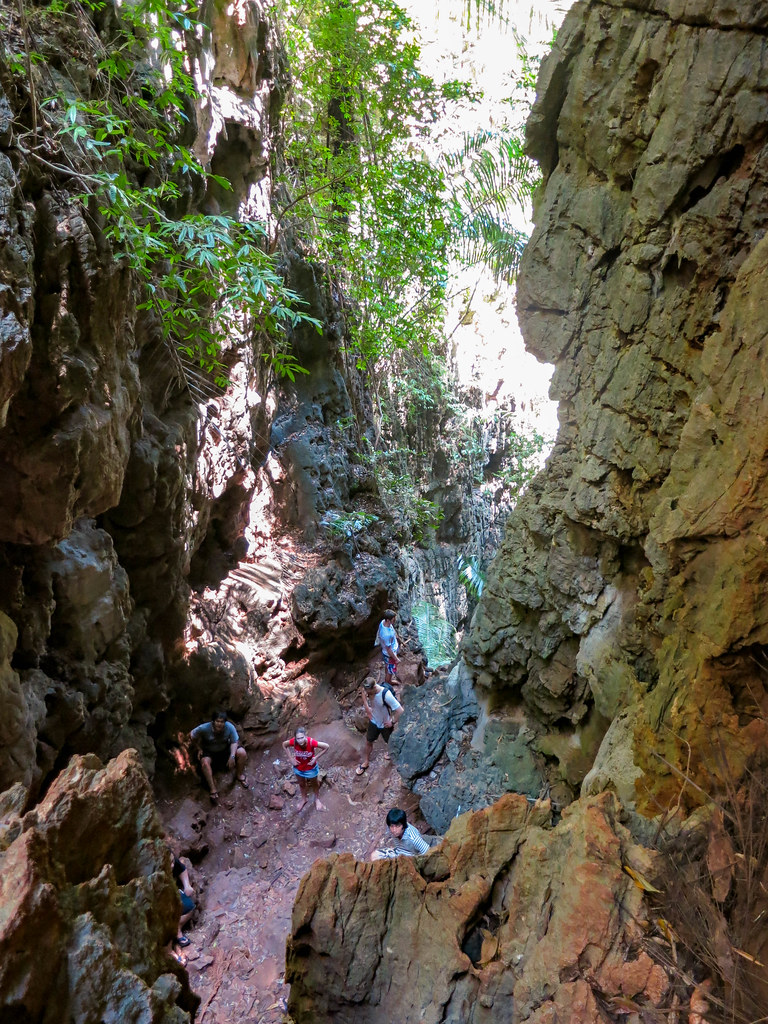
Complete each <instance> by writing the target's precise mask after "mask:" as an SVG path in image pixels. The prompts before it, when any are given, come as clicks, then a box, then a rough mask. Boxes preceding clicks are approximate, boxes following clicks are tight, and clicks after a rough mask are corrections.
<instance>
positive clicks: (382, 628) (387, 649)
mask: <svg viewBox="0 0 768 1024" xmlns="http://www.w3.org/2000/svg"><path fill="white" fill-rule="evenodd" d="M395 614H396V613H395V612H394V611H393V610H392V609H391V608H387V610H386V611H385V612H384V618H383V619H382V620H381V622H380V623H379V628H378V630H377V632H376V645H377V646H378V647H380V648H381V657H382V658H383V660H384V682H385V683H391V682H392V679H393V677H394V676H395V675H396V673H397V665H398V661H397V650H398V647H399V646H400V644H399V643H398V639H397V633H396V632H395Z"/></svg>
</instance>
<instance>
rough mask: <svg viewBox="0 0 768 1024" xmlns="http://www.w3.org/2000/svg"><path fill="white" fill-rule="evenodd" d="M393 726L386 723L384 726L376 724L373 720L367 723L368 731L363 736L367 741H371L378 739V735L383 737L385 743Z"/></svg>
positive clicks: (387, 741)
mask: <svg viewBox="0 0 768 1024" xmlns="http://www.w3.org/2000/svg"><path fill="white" fill-rule="evenodd" d="M392 729H393V726H391V725H388V726H386V727H385V728H383V729H382V728H381V726H378V725H376V723H375V722H369V723H368V732H367V733H366V734H365V738H366V739H367V740H368V742H369V743H373V742H374V740H376V739H378V737H379V736H382V737H383V738H384V742H385V743H389V737H390V736H391V735H392Z"/></svg>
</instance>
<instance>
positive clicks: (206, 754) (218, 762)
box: [189, 711, 248, 804]
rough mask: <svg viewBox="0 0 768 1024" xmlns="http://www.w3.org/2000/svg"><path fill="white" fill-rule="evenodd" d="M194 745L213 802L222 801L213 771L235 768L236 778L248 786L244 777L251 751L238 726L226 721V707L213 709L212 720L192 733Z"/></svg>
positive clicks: (232, 769)
mask: <svg viewBox="0 0 768 1024" xmlns="http://www.w3.org/2000/svg"><path fill="white" fill-rule="evenodd" d="M189 735H190V738H191V740H192V746H193V749H194V750H196V752H197V755H196V756H197V761H198V764H199V765H200V771H201V772H202V774H203V778H204V779H205V781H206V784H207V786H208V789H209V791H210V794H211V803H212V804H217V803H218V802H219V792H218V790H217V789H216V783H215V782H214V780H213V773H214V772H220V771H224V770H225V769H227V770H229V771H231V772H234V775H235V780H236V781H237V782H239V783H240V785H241V786H242V787H243V789H248V780H247V778H246V777H245V763H246V761H247V760H248V755H247V754H246V752H245V749H244V748H243V747H241V746H240V743H239V737H238V735H237V729H235V727H234V725H232V723H231V722H228V721H227V714H226V712H225V711H214V713H213V714H212V715H211V720H210V722H203V724H202V725H198V726H197V727H196V728H195V729H193V730H192V732H191V733H190V734H189Z"/></svg>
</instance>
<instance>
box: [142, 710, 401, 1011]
mask: <svg viewBox="0 0 768 1024" xmlns="http://www.w3.org/2000/svg"><path fill="white" fill-rule="evenodd" d="M311 733H312V735H313V736H314V737H315V738H316V739H321V740H322V739H325V740H326V742H328V743H330V747H331V748H330V750H329V751H328V752H327V754H326V755H325V756H324V757H323V758H322V759H321V761H320V766H321V769H323V770H324V771H325V772H326V773H327V774H326V778H325V779H324V780H323V783H322V787H321V790H320V796H321V800H322V802H323V803H324V804H325V805H326V808H327V809H326V810H325V811H321V812H319V811H317V810H315V807H314V803H313V802H312V801H310V802H308V803H307V805H306V807H305V808H304V809H303V810H302V811H301V812H300V813H297V812H296V808H297V806H298V804H299V801H300V794H299V792H298V787H297V788H296V794H295V795H294V796H290V795H289V794H288V793H287V792H286V791H285V788H284V787H286V784H288V787H290V785H291V782H290V780H291V779H292V777H293V776H292V773H291V770H290V765H289V763H288V760H287V758H286V757H285V754H284V752H283V750H282V749H281V746H280V741H279V740H278V741H276V742H275V743H274V745H273V746H272V747H270V748H269V749H267V750H261V751H256V752H251V753H250V756H249V763H248V779H249V783H250V789H249V790H248V791H246V790H243V789H242V788H241V787H240V786H239V785H233V784H232V783H231V781H230V777H229V776H228V775H224V776H220V777H219V779H218V782H219V790H220V793H221V802H220V804H219V805H218V806H217V807H212V806H211V804H210V801H209V799H208V796H207V792H206V790H205V789H204V788H203V787H202V786H201V785H200V783H199V782H198V780H197V777H196V775H194V774H192V773H191V772H188V773H186V774H179V775H176V776H174V777H172V778H166V779H163V780H162V781H161V782H160V789H161V792H160V794H159V795H158V809H159V811H160V815H161V817H162V819H163V821H164V822H165V823H166V825H167V826H168V827H169V830H170V831H171V833H172V834H173V833H178V832H179V831H180V829H178V828H176V829H175V828H174V827H173V825H172V822H176V823H177V824H178V823H180V822H183V821H185V820H186V821H190V820H191V819H192V817H193V816H194V815H196V814H197V816H198V822H199V824H198V827H199V825H200V824H202V821H201V820H200V813H202V815H203V816H205V817H206V818H207V820H206V821H205V824H204V825H203V826H202V833H201V834H202V836H203V837H204V839H205V841H206V842H207V843H208V847H209V851H208V853H207V854H206V855H205V856H204V857H203V858H202V860H200V862H199V863H198V864H197V865H195V866H193V867H192V869H191V871H190V876H191V879H192V882H193V885H194V888H195V891H196V897H197V900H198V913H197V915H196V917H195V918H194V919H193V921H192V922H191V924H190V925H189V926H188V928H187V932H186V934H187V935H188V936H189V938H190V940H191V944H190V945H189V946H188V947H186V949H184V950H183V951H182V952H183V954H184V955H185V957H186V959H187V966H188V970H189V975H190V981H191V984H192V988H193V989H194V990H195V991H196V992H197V993H198V994H199V995H200V997H201V999H202V1002H201V1005H200V1010H199V1011H198V1014H197V1018H196V1019H197V1022H198V1024H279V1022H281V1021H282V1020H283V1017H284V1014H285V1006H286V1000H287V996H288V987H287V986H285V985H284V983H283V973H284V969H285V942H286V938H287V936H288V933H289V929H290V919H291V911H292V908H293V902H294V898H295V896H296V891H297V889H298V886H299V882H300V880H301V878H302V876H303V875H304V874H305V873H306V872H307V870H308V869H309V867H310V866H311V864H312V863H313V862H314V861H315V860H317V859H318V858H320V857H324V856H327V855H328V854H329V853H331V852H343V851H350V852H351V853H353V854H355V856H357V857H363V856H365V855H366V854H367V853H368V852H370V850H371V848H372V847H373V846H374V845H376V844H378V843H380V842H381V841H382V839H383V837H384V836H385V835H386V825H385V821H384V819H385V816H386V813H387V811H388V810H389V808H390V807H395V806H399V807H404V808H405V809H406V810H407V811H408V812H409V814H410V815H411V816H413V817H414V820H415V821H416V823H417V824H419V818H418V815H417V814H416V813H415V812H416V807H417V800H416V798H415V797H414V795H413V794H412V793H410V792H408V790H406V789H405V788H404V787H403V786H402V784H401V781H400V777H399V776H398V774H397V772H396V771H395V769H394V768H393V767H392V766H391V764H390V763H389V761H387V760H385V759H384V752H385V747H384V744H383V743H382V741H381V740H379V741H378V742H377V744H376V746H375V748H374V755H373V758H372V761H371V766H370V768H369V769H368V771H367V772H366V773H365V775H364V776H362V777H357V776H356V775H355V767H356V765H357V764H358V762H359V760H360V754H361V752H362V750H363V747H364V738H363V736H362V735H361V734H360V733H357V732H354V731H353V730H351V729H350V728H349V727H347V726H345V725H344V723H343V722H342V721H336V722H331V723H329V724H327V725H320V726H318V727H317V728H313V729H312V730H311ZM274 797H279V798H281V799H282V800H283V801H284V804H283V806H282V808H280V809H269V803H270V798H274ZM273 802H274V800H273ZM184 845H185V844H184V843H182V845H181V851H182V854H184ZM187 863H189V860H188V859H187Z"/></svg>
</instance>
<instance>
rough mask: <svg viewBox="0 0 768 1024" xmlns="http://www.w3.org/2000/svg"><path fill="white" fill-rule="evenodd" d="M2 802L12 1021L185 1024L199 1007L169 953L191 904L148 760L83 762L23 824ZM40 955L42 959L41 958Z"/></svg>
mask: <svg viewBox="0 0 768 1024" xmlns="http://www.w3.org/2000/svg"><path fill="white" fill-rule="evenodd" d="M25 800H26V793H25V792H24V791H23V788H22V787H21V786H20V785H17V786H16V787H15V788H14V789H12V790H9V791H8V793H6V794H4V796H3V800H2V802H1V803H0V820H1V821H2V827H1V828H0V908H2V912H1V913H0V1009H1V1010H2V1017H3V1020H6V1021H19V1022H21V1021H24V1022H30V1024H31V1022H40V1024H47V1022H51V1024H54V1022H58V1021H61V1020H71V1021H73V1022H78V1024H90V1022H92V1021H95V1020H100V1021H128V1020H131V1021H132V1020H135V1021H138V1020H142V1021H151V1022H153V1024H161V1022H162V1024H183V1022H185V1021H189V1020H190V1014H191V1011H193V1010H194V1009H195V1008H196V1005H197V1002H198V1000H197V999H196V998H195V997H194V996H192V995H191V993H190V991H189V985H188V981H187V977H186V971H185V970H183V968H182V967H181V966H180V965H179V964H178V963H177V962H176V961H175V960H174V959H173V958H172V957H171V956H170V955H169V954H168V953H166V952H165V951H164V948H163V947H164V946H165V945H166V943H168V942H169V941H170V939H171V938H172V937H173V936H174V935H175V934H176V927H177V923H178V916H179V912H180V904H179V896H178V891H177V889H176V885H175V882H174V880H173V877H172V875H171V870H170V868H171V856H170V853H169V850H168V848H167V846H166V844H165V842H164V841H163V839H162V836H161V832H160V825H159V821H158V819H157V816H156V813H155V809H154V799H153V796H152V791H151V789H150V787H149V783H148V781H147V777H146V775H145V774H144V772H143V770H142V768H141V765H140V763H139V761H138V758H137V757H136V755H135V752H133V751H125V752H124V753H123V754H121V755H120V756H119V757H118V758H117V759H116V760H115V761H111V762H110V763H109V764H108V765H106V766H105V767H104V766H102V765H101V763H100V762H99V761H98V759H97V758H95V757H94V756H92V755H89V756H87V757H82V758H77V757H76V758H73V760H72V761H71V763H70V765H69V767H68V768H67V770H66V771H65V772H63V773H62V774H61V775H60V776H59V777H58V778H57V779H56V781H55V782H54V784H53V786H52V787H51V789H50V790H49V791H48V793H47V795H46V797H45V799H44V800H43V801H42V802H41V803H40V804H39V805H38V806H37V807H36V808H35V809H34V811H30V812H28V813H27V814H26V815H24V816H23V817H21V811H22V810H23V806H24V803H25ZM32 950H34V953H32V952H31V951H32Z"/></svg>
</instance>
